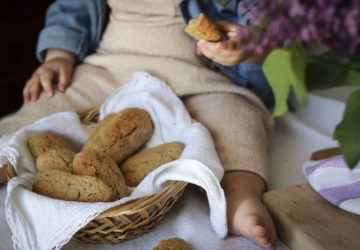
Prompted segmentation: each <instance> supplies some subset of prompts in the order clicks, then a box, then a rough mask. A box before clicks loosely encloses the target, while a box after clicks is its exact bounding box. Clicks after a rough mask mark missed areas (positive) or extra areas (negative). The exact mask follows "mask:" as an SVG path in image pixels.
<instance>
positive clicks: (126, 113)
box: [82, 108, 154, 163]
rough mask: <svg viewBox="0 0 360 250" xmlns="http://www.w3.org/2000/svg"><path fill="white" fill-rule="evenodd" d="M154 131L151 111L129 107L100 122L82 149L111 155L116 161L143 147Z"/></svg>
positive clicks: (120, 160)
mask: <svg viewBox="0 0 360 250" xmlns="http://www.w3.org/2000/svg"><path fill="white" fill-rule="evenodd" d="M153 132H154V127H153V123H152V120H151V117H150V115H149V113H148V112H147V111H145V110H142V109H138V108H128V109H124V110H122V111H120V112H119V113H116V114H115V115H112V117H110V118H109V119H104V120H103V121H100V123H99V129H97V130H95V131H94V133H93V134H92V135H91V136H90V138H89V140H88V141H87V142H86V143H85V145H84V147H83V149H82V150H84V151H96V152H99V153H104V154H107V155H109V156H110V157H111V158H112V159H114V160H115V162H116V163H120V162H122V161H123V160H124V159H126V158H127V157H128V156H130V155H131V154H133V153H134V152H136V151H137V150H138V149H139V148H140V147H142V146H143V145H144V144H145V143H146V142H147V141H148V140H149V139H150V138H151V136H152V134H153Z"/></svg>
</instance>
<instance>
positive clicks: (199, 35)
mask: <svg viewBox="0 0 360 250" xmlns="http://www.w3.org/2000/svg"><path fill="white" fill-rule="evenodd" d="M185 32H186V33H187V34H189V35H190V36H191V37H193V38H195V39H196V40H208V41H213V42H217V41H221V40H222V39H223V38H224V37H225V35H224V33H223V32H222V31H221V30H220V29H219V27H218V26H217V25H216V24H215V23H214V22H213V21H212V20H211V19H210V18H208V17H207V16H206V15H205V14H204V13H201V14H200V15H199V16H198V17H196V18H193V19H191V20H190V21H189V23H188V25H187V26H186V27H185Z"/></svg>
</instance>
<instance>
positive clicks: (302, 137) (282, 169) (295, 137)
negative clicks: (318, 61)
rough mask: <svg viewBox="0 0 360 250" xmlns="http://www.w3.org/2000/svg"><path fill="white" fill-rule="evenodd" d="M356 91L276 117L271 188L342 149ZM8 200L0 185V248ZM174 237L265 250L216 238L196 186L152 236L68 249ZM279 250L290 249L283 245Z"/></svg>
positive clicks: (7, 243)
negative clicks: (321, 154)
mask: <svg viewBox="0 0 360 250" xmlns="http://www.w3.org/2000/svg"><path fill="white" fill-rule="evenodd" d="M353 89H354V88H341V89H333V90H327V91H321V92H315V93H313V94H311V95H310V96H309V102H308V105H307V106H305V107H299V108H297V109H296V112H294V113H288V114H286V115H284V116H282V117H280V118H278V119H277V122H276V129H275V131H274V134H273V138H272V141H271V144H270V148H269V155H270V157H269V166H270V184H269V189H270V190H273V189H278V188H283V187H287V186H291V185H294V184H300V183H303V182H305V181H306V179H305V177H304V175H303V173H302V166H303V163H304V162H305V161H306V160H307V159H308V158H309V157H310V155H311V153H312V152H313V151H315V150H319V149H323V148H327V147H333V146H336V145H337V142H336V141H334V140H332V132H333V130H334V127H335V126H336V124H337V123H338V122H339V121H340V120H341V116H342V113H343V110H344V108H345V103H344V100H346V98H347V96H348V94H349V93H350V92H351V91H352V90H353ZM5 196H6V186H5V185H3V186H1V187H0V249H1V250H2V249H4V250H8V249H9V250H11V249H13V247H12V243H11V232H10V229H9V227H8V225H7V223H6V220H5V213H4V201H5ZM185 211H191V213H185ZM184 215H186V216H184ZM184 225H187V227H188V228H189V229H188V230H187V231H184V230H182V228H183V227H184ZM189 225H192V226H190V227H189ZM171 237H181V238H183V239H185V240H186V241H188V242H189V243H190V244H191V245H192V246H193V247H194V249H198V250H202V249H204V250H205V249H206V250H207V249H214V250H216V249H219V250H220V249H261V248H260V247H258V246H257V245H255V244H254V243H252V242H251V241H249V240H247V239H246V238H244V237H238V236H231V237H227V238H226V239H225V240H222V239H219V238H218V237H216V236H215V233H214V231H213V230H212V227H211V224H210V220H209V206H208V202H207V200H206V197H205V196H203V195H202V194H201V193H200V192H199V191H198V190H197V189H196V188H194V187H188V188H187V189H186V191H185V193H184V195H183V196H182V198H181V199H180V200H179V201H178V202H177V203H176V204H175V206H174V207H173V208H172V209H171V211H170V212H169V213H168V214H167V215H166V216H165V218H164V219H163V220H162V221H161V222H160V224H159V225H158V226H157V227H156V228H155V229H154V230H152V231H151V232H150V233H147V234H144V235H142V236H140V237H138V238H136V239H133V240H130V241H127V242H124V243H121V244H117V245H98V244H86V243H79V242H76V241H70V242H69V243H68V244H67V245H65V247H64V248H63V249H75V250H80V249H94V250H95V249H96V250H100V249H109V250H111V249H134V250H135V249H136V250H141V249H152V248H153V247H154V246H156V245H157V243H158V242H159V241H160V240H163V239H167V238H171ZM278 249H288V247H286V246H285V245H284V244H283V243H282V242H281V241H280V242H279V246H278Z"/></svg>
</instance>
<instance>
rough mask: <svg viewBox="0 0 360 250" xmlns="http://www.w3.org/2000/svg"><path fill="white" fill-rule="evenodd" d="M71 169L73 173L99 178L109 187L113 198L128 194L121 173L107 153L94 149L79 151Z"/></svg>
mask: <svg viewBox="0 0 360 250" xmlns="http://www.w3.org/2000/svg"><path fill="white" fill-rule="evenodd" d="M73 171H74V173H75V174H79V175H88V176H94V177H97V178H99V179H100V180H101V181H103V182H104V183H106V184H107V185H108V186H109V187H110V188H111V190H112V192H113V194H114V195H113V197H114V199H115V200H118V199H121V198H122V197H125V196H128V195H129V190H128V187H127V186H126V182H125V179H124V176H123V174H122V173H121V171H120V169H119V167H118V166H117V164H116V162H115V161H114V160H113V159H112V158H110V156H108V155H105V154H102V153H98V152H95V151H81V152H80V153H78V154H76V155H75V158H74V162H73Z"/></svg>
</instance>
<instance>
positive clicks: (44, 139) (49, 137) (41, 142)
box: [28, 133, 71, 161]
mask: <svg viewBox="0 0 360 250" xmlns="http://www.w3.org/2000/svg"><path fill="white" fill-rule="evenodd" d="M28 146H29V149H30V152H31V154H32V156H33V157H34V160H35V161H36V160H37V158H38V157H39V155H40V154H42V153H44V152H46V151H48V150H50V149H58V148H67V149H69V150H71V147H70V145H69V144H68V143H67V142H66V141H65V140H64V139H63V138H62V137H61V136H60V135H57V134H53V133H40V134H36V135H33V136H32V137H30V138H29V139H28Z"/></svg>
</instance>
